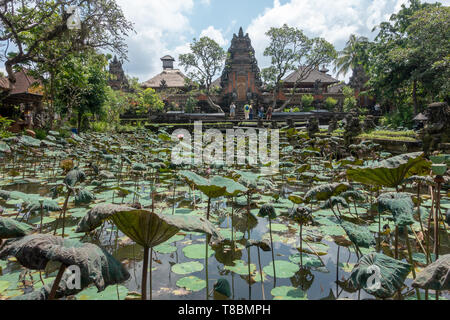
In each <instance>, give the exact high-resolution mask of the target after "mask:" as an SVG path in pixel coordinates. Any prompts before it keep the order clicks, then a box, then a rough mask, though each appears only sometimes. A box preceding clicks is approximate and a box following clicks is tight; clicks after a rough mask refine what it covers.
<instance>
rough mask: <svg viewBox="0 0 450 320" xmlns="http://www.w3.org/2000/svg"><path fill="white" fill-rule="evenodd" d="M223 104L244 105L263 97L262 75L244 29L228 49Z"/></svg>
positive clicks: (224, 72)
mask: <svg viewBox="0 0 450 320" xmlns="http://www.w3.org/2000/svg"><path fill="white" fill-rule="evenodd" d="M220 86H221V87H222V89H223V91H222V94H223V96H222V102H223V104H224V105H227V106H229V105H230V104H231V102H232V101H234V102H235V103H236V104H237V105H243V104H245V103H246V102H248V101H249V100H253V101H256V100H258V99H259V97H260V95H261V86H262V81H261V74H260V69H259V67H258V62H257V60H256V58H255V50H254V49H253V47H252V44H251V40H250V37H249V35H248V34H246V35H245V36H244V32H243V30H242V28H240V30H239V34H238V35H236V34H234V35H233V39H232V40H231V46H230V48H229V49H228V58H227V60H226V62H225V68H224V70H223V73H222V76H221V78H220Z"/></svg>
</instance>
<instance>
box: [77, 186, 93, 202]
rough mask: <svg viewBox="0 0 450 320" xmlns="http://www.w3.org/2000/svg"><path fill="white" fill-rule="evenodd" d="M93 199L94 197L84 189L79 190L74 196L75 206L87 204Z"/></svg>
mask: <svg viewBox="0 0 450 320" xmlns="http://www.w3.org/2000/svg"><path fill="white" fill-rule="evenodd" d="M94 199H95V195H94V194H93V193H92V192H90V191H88V190H86V189H80V190H78V192H77V193H76V194H75V205H80V204H89V203H91V202H92V201H93V200H94Z"/></svg>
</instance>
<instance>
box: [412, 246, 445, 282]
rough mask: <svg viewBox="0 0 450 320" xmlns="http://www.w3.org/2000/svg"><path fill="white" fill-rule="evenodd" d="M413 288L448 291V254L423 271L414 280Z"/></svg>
mask: <svg viewBox="0 0 450 320" xmlns="http://www.w3.org/2000/svg"><path fill="white" fill-rule="evenodd" d="M412 286H413V287H415V288H422V289H431V290H439V291H442V290H450V254H447V255H444V256H441V257H439V259H438V260H436V261H435V262H433V263H432V264H430V265H429V266H427V267H426V268H425V269H423V270H422V271H421V272H420V273H419V274H418V275H417V278H416V279H415V280H414V282H413V284H412Z"/></svg>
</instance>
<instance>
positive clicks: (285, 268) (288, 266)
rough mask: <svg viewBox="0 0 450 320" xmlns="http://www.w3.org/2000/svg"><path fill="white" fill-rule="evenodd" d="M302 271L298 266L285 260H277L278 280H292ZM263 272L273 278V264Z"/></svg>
mask: <svg viewBox="0 0 450 320" xmlns="http://www.w3.org/2000/svg"><path fill="white" fill-rule="evenodd" d="M299 269H300V267H299V265H298V264H295V263H292V262H289V261H285V260H275V270H276V273H277V278H280V279H284V278H291V277H293V276H294V275H295V273H296V272H297V271H298V270H299ZM263 271H264V272H265V273H266V274H268V275H269V276H271V277H273V276H274V274H273V262H270V264H269V265H267V266H265V267H264V268H263Z"/></svg>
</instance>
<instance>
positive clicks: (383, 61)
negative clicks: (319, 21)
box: [368, 0, 449, 114]
mask: <svg viewBox="0 0 450 320" xmlns="http://www.w3.org/2000/svg"><path fill="white" fill-rule="evenodd" d="M440 7H441V4H440V3H433V4H430V3H422V2H421V1H419V0H410V1H409V6H407V5H402V9H401V10H400V11H399V12H398V13H397V14H394V15H392V16H391V18H390V20H389V21H387V22H382V23H381V24H380V26H379V27H378V29H379V32H378V35H377V36H376V38H375V42H374V43H373V44H372V45H371V46H370V50H369V51H370V57H369V68H368V69H369V72H370V80H369V83H370V87H371V91H372V92H373V93H374V95H375V96H376V97H377V100H379V101H380V102H384V103H387V104H389V105H391V106H398V105H401V104H408V103H410V102H408V100H409V99H410V100H411V101H412V104H413V105H414V113H415V114H417V113H419V112H420V102H419V92H422V96H423V97H425V98H427V99H432V95H430V94H427V93H426V92H424V90H422V89H423V88H424V87H425V88H426V87H429V85H428V84H430V83H431V82H430V79H429V78H428V79H427V78H426V77H424V76H423V75H425V74H428V75H430V73H429V72H425V70H428V71H432V70H434V71H436V69H435V68H434V67H433V65H434V63H436V62H438V61H441V62H442V61H444V66H445V57H446V56H447V55H448V49H447V51H444V53H445V52H447V53H445V54H444V56H442V53H443V51H441V50H438V51H436V53H439V54H437V55H436V54H434V51H435V49H436V48H437V47H436V46H442V47H443V48H444V50H445V48H448V32H449V31H448V23H443V25H442V26H438V25H437V24H433V23H432V22H431V21H432V20H433V19H434V18H436V17H437V16H436V13H437V12H440V13H439V15H441V14H444V13H443V12H442V10H441V9H439V8H440ZM427 11H430V12H434V14H431V16H430V17H431V20H428V22H429V23H428V28H426V29H424V30H423V31H419V29H420V28H419V27H416V28H414V27H412V26H413V25H416V26H420V24H421V23H426V22H425V21H420V19H418V16H422V15H423V14H425V13H424V12H427ZM444 11H445V10H444ZM425 15H426V14H425ZM422 17H423V16H422ZM443 22H445V21H443ZM435 28H437V29H435ZM445 28H447V29H446V31H445ZM433 29H435V30H433ZM374 30H376V29H374ZM438 30H439V32H440V31H443V34H444V35H443V36H442V37H440V38H439V37H438V38H439V39H440V40H439V41H437V39H438V38H437V37H436V36H435V34H436V32H437V31H438ZM415 33H417V35H418V34H419V33H420V34H421V35H420V36H419V38H420V39H421V40H420V42H419V41H417V40H414V39H415V38H416V37H417V35H416V34H415ZM417 39H418V38H417ZM425 52H427V55H428V56H427V57H425V56H424V55H423V54H421V53H425ZM441 66H442V65H441ZM435 75H436V74H435Z"/></svg>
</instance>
